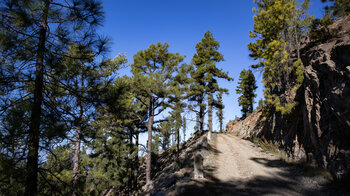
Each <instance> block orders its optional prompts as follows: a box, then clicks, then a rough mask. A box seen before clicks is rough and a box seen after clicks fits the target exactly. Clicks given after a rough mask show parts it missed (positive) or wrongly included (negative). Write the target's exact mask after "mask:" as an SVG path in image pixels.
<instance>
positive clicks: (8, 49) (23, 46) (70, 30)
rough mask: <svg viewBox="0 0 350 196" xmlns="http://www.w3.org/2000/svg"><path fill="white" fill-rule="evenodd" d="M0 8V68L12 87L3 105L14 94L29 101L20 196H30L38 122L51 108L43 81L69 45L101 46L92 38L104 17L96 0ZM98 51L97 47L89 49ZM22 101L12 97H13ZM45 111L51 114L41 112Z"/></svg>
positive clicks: (49, 0) (27, 3)
mask: <svg viewBox="0 0 350 196" xmlns="http://www.w3.org/2000/svg"><path fill="white" fill-rule="evenodd" d="M0 6H1V7H2V9H1V16H0V17H1V18H0V21H1V22H0V28H1V44H0V47H1V49H0V50H1V55H2V56H1V59H3V60H2V61H1V64H2V66H1V67H3V66H4V67H6V68H5V69H6V73H5V74H2V77H3V78H2V81H6V80H7V79H10V80H8V83H10V84H9V85H8V86H11V87H12V88H8V89H7V90H8V91H7V92H6V93H5V94H4V97H3V98H4V99H2V100H4V102H3V103H2V105H5V104H8V100H9V99H8V97H12V96H11V95H13V94H14V92H18V91H20V92H22V95H23V94H24V95H26V94H29V95H30V96H31V97H32V108H31V111H30V115H31V116H30V123H29V130H28V155H27V175H26V179H27V180H26V189H25V192H26V195H35V194H36V193H37V176H38V155H39V144H40V139H41V138H40V137H41V134H40V132H41V129H42V127H45V126H42V122H46V120H44V119H43V118H46V117H50V116H51V117H53V114H54V113H52V111H54V110H55V109H54V108H53V106H50V105H48V103H49V102H48V100H50V98H48V95H51V94H50V92H49V91H46V89H47V88H48V85H47V82H49V81H50V78H52V77H54V76H52V75H51V74H52V73H55V72H54V71H53V70H57V69H59V68H60V67H61V65H60V63H61V59H62V56H63V54H64V53H65V52H66V51H67V48H68V46H69V45H71V44H72V43H75V44H78V45H79V44H82V45H89V46H91V47H93V45H96V44H98V43H104V41H102V42H99V41H98V40H96V36H95V35H96V32H95V27H96V26H98V25H100V24H101V21H102V19H103V13H102V6H101V3H100V2H99V1H90V0H79V1H73V0H70V1H54V0H43V1H4V2H1V5H0ZM102 48H103V47H102V45H99V46H97V45H96V48H95V49H96V50H94V51H97V50H98V49H102ZM97 53H99V52H96V54H97ZM4 59H6V60H4ZM33 65H34V67H33ZM11 72H12V73H15V74H12V73H11ZM27 87H28V88H27ZM18 89H19V90H18ZM47 92H49V93H47ZM15 94H16V93H15ZM8 95H10V96H8ZM17 95H18V94H17ZM24 97H26V96H23V97H19V96H17V97H16V99H17V100H22V99H23V98H24ZM12 98H14V97H12ZM45 110H51V111H50V112H48V113H46V111H45ZM45 116H46V117H45ZM55 118H59V115H56V116H55Z"/></svg>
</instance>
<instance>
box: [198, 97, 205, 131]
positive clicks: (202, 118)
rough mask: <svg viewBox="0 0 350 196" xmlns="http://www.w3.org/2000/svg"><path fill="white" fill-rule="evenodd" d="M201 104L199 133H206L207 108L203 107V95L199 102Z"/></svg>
mask: <svg viewBox="0 0 350 196" xmlns="http://www.w3.org/2000/svg"><path fill="white" fill-rule="evenodd" d="M198 103H199V131H200V132H202V133H204V129H203V127H204V112H205V111H204V110H205V106H203V95H202V96H201V98H200V99H199V101H198Z"/></svg>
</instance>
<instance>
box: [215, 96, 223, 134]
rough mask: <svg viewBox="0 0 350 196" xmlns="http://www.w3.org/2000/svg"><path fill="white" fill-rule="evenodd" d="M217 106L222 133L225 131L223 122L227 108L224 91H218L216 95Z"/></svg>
mask: <svg viewBox="0 0 350 196" xmlns="http://www.w3.org/2000/svg"><path fill="white" fill-rule="evenodd" d="M215 108H216V109H217V111H216V116H217V117H218V120H219V130H220V133H222V132H223V123H224V112H223V110H224V108H225V105H224V104H223V102H222V93H218V94H217V95H216V100H215Z"/></svg>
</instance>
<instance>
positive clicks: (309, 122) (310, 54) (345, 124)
mask: <svg viewBox="0 0 350 196" xmlns="http://www.w3.org/2000/svg"><path fill="white" fill-rule="evenodd" d="M349 27H350V16H347V17H345V18H341V19H339V20H337V21H336V22H335V23H334V24H332V25H331V26H329V27H328V31H327V32H328V33H329V34H328V35H326V36H323V37H322V38H320V39H313V40H310V39H309V40H306V41H305V42H304V43H303V44H302V49H301V58H302V61H303V64H304V66H305V70H304V83H303V85H302V86H301V87H300V88H299V90H298V91H297V93H296V94H295V95H293V96H292V98H293V99H295V100H296V101H297V102H298V105H297V106H296V107H295V108H294V110H293V111H292V112H291V113H290V114H288V115H281V114H280V113H278V112H271V113H270V114H268V115H267V116H266V117H263V116H262V112H261V111H256V112H254V113H252V114H251V115H250V116H248V117H247V118H246V119H244V120H237V121H235V122H234V123H232V122H230V123H228V124H227V125H226V128H227V130H228V131H231V132H234V133H236V134H237V135H242V136H243V137H250V136H257V137H260V138H264V139H266V140H269V141H277V142H278V143H280V145H281V147H282V148H284V150H285V151H286V152H287V153H288V155H289V157H290V158H291V159H293V160H301V161H304V160H305V161H307V162H311V163H314V164H317V165H318V166H321V167H324V168H327V169H328V170H329V171H331V173H332V174H333V176H334V177H335V178H337V179H342V178H346V177H348V176H349V171H350V28H349ZM291 78H292V77H291ZM286 92H288V90H286ZM286 94H288V93H286ZM282 96H291V95H290V94H288V95H282Z"/></svg>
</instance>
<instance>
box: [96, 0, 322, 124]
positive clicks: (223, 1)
mask: <svg viewBox="0 0 350 196" xmlns="http://www.w3.org/2000/svg"><path fill="white" fill-rule="evenodd" d="M238 2H239V3H238ZM310 2H311V7H310V13H311V14H313V15H315V16H316V17H319V16H321V14H322V12H323V11H322V8H323V6H324V4H322V3H321V1H320V0H311V1H310ZM103 3H104V10H105V12H106V20H105V24H104V27H102V29H101V30H102V32H103V34H104V35H106V36H109V37H111V38H112V42H113V43H112V45H111V52H110V57H114V56H116V55H117V54H118V53H125V54H126V55H127V58H128V59H129V63H132V57H133V55H134V54H135V53H136V52H137V51H139V50H144V49H146V48H148V46H149V45H150V44H152V43H157V42H167V43H169V45H170V48H169V50H170V52H178V53H180V54H181V55H185V56H186V58H185V62H187V63H190V61H191V59H192V56H193V54H194V53H195V45H196V43H198V42H199V41H201V39H202V37H203V35H204V33H205V32H206V31H207V30H210V31H211V32H212V33H213V35H214V37H215V39H216V40H217V41H219V42H220V44H221V46H220V49H219V51H220V52H221V53H222V54H223V55H224V58H225V61H224V62H221V63H218V64H217V66H218V67H219V68H222V69H223V70H224V71H227V72H229V75H230V76H231V77H233V78H234V81H233V82H225V81H219V84H220V85H221V86H222V87H225V88H227V89H229V93H230V94H229V95H225V96H224V98H223V101H224V104H225V110H224V118H225V121H224V122H225V123H224V124H226V122H228V121H229V120H232V119H234V118H235V116H238V117H240V116H241V112H240V108H239V106H238V103H237V98H238V96H237V95H236V94H235V88H236V86H237V81H238V78H239V73H240V72H241V70H242V69H248V68H249V67H250V65H251V64H253V61H252V59H250V58H249V56H248V54H249V51H248V48H247V44H248V43H249V42H251V41H253V40H252V39H250V38H249V34H248V32H249V30H252V29H253V14H254V13H253V12H252V8H253V7H254V3H253V0H244V1H233V0H176V1H175V0H104V1H103ZM120 74H121V75H124V74H127V75H130V73H129V71H128V69H125V70H123V71H121V72H120ZM254 74H255V77H256V80H257V81H258V89H257V94H258V97H257V98H256V101H258V100H259V99H260V98H262V97H263V85H262V84H261V82H260V81H261V80H262V76H261V73H260V72H257V71H254ZM215 119H216V118H215ZM214 129H218V125H217V124H216V123H215V124H214Z"/></svg>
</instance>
